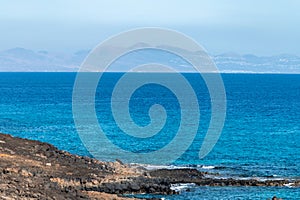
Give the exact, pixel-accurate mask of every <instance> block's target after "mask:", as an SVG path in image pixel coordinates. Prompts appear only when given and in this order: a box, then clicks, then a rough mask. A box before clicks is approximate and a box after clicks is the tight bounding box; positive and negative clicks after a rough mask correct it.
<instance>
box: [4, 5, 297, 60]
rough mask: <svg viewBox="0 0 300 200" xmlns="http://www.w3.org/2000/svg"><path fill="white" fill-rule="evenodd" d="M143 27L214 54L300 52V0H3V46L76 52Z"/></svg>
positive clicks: (7, 47) (5, 47)
mask: <svg viewBox="0 0 300 200" xmlns="http://www.w3.org/2000/svg"><path fill="white" fill-rule="evenodd" d="M138 27H161V28H170V29H174V30H177V31H180V32H182V33H184V34H186V35H188V36H190V37H192V38H194V39H195V40H196V41H197V42H198V43H199V44H201V45H202V46H203V47H204V48H205V49H206V50H207V51H208V52H209V53H211V54H220V53H225V52H235V53H240V54H256V55H277V54H295V55H300V45H299V43H300V1H298V0H277V1H271V0H265V1H262V0H251V1H250V0H248V1H240V0H210V1H201V0H186V1H179V0H161V1H158V0H147V1H146V0H126V1H125V0H107V1H101V0H99V1H96V0H72V1H71V0H64V1H63V0H52V1H39V0H26V1H23V0H10V1H5V0H0V34H1V35H0V51H1V50H5V49H9V48H15V47H23V48H28V49H33V50H36V51H38V50H47V51H56V52H76V51H78V50H84V49H86V50H87V49H92V48H94V47H95V46H96V45H97V44H98V43H100V42H101V41H103V40H105V39H106V38H108V37H110V36H112V35H115V34H117V33H119V32H122V31H126V30H129V29H133V28H138Z"/></svg>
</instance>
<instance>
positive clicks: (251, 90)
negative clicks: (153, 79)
mask: <svg viewBox="0 0 300 200" xmlns="http://www.w3.org/2000/svg"><path fill="white" fill-rule="evenodd" d="M122 75H123V74H122V73H105V74H104V75H103V76H102V79H101V80H100V82H99V85H98V87H97V92H96V95H95V110H96V114H97V119H98V122H99V125H100V126H101V127H102V129H103V130H104V131H105V133H107V135H106V136H107V138H109V139H110V140H112V142H113V143H114V144H115V145H117V146H119V147H120V148H122V149H124V150H126V151H131V152H134V153H148V152H153V151H155V150H156V149H158V148H160V147H162V146H165V145H167V144H168V143H169V142H170V141H171V140H172V138H174V137H175V135H176V131H177V130H178V126H179V124H180V105H179V103H178V99H177V98H176V96H175V95H174V94H172V92H171V91H170V90H168V88H166V87H162V86H160V85H157V84H147V85H144V86H142V87H140V88H139V89H138V90H136V92H134V93H133V95H132V99H130V102H129V108H130V109H129V110H130V112H131V117H132V119H133V120H134V122H135V123H136V124H138V125H140V126H146V125H147V124H149V123H150V122H151V119H150V118H149V115H148V110H149V107H150V106H151V105H153V104H161V105H162V106H164V108H165V109H166V114H167V115H168V118H167V119H166V123H165V126H164V127H163V129H162V131H160V132H159V133H158V134H157V135H154V136H152V137H150V138H135V137H132V136H128V135H126V134H124V132H122V130H121V129H120V127H118V126H117V124H116V123H115V121H114V118H113V115H112V113H111V110H110V109H111V99H110V97H111V94H112V91H113V89H114V87H115V85H116V83H117V81H118V80H119V79H120V78H121V77H122ZM134 76H137V77H138V76H143V74H142V73H136V74H135V75H134ZM160 76H161V77H163V78H164V79H168V78H170V77H171V75H170V74H160ZM183 76H184V77H185V78H186V79H187V80H188V82H189V84H190V85H191V86H192V88H193V89H194V91H195V94H196V96H197V99H198V104H199V108H200V121H199V128H198V131H197V134H196V136H195V138H194V140H193V142H192V144H191V145H190V146H189V148H188V149H187V150H186V151H185V153H184V154H182V155H181V156H180V157H179V158H178V159H177V160H176V161H174V162H173V163H172V164H171V166H168V167H178V166H179V167H182V166H184V167H194V168H197V169H199V170H201V171H209V172H216V173H219V174H220V175H221V176H224V177H233V178H260V179H264V178H291V179H292V178H300V75H299V74H294V75H293V74H221V76H222V78H223V82H224V86H225V91H226V99H227V101H226V105H227V113H226V120H225V123H224V128H223V130H222V133H221V136H220V138H219V140H218V142H217V144H216V145H215V146H214V148H213V150H212V151H211V152H210V153H209V154H208V155H207V156H206V157H205V158H203V159H200V158H199V156H198V154H199V149H200V147H201V144H202V142H203V138H204V136H205V134H206V132H207V129H208V126H209V122H210V118H211V99H210V96H209V92H208V89H207V87H206V85H205V82H204V81H203V80H202V78H201V76H199V75H198V74H193V73H184V74H183ZM75 79H76V73H6V72H5V73H0V94H1V95H0V132H2V133H8V134H11V135H13V136H17V137H22V138H28V139H34V140H40V141H44V142H48V143H51V144H53V145H55V146H56V147H58V148H59V149H62V150H66V151H69V152H71V153H74V154H79V155H84V156H93V155H92V154H91V153H90V152H89V151H88V150H87V148H86V147H85V146H84V145H83V143H82V141H81V140H80V136H79V135H78V132H77V129H76V126H75V123H74V119H73V113H72V92H73V85H74V81H75ZM77 128H78V127H77ZM187 134H188V133H187ZM174 151H176V149H174ZM105 152H106V155H103V159H104V160H105V159H108V158H114V157H113V155H115V154H114V152H110V149H105ZM170 153H172V152H170ZM147 164H148V165H149V167H151V163H147ZM154 167H155V166H154ZM274 195H276V196H278V197H280V198H283V199H300V188H293V187H195V186H190V191H189V192H184V191H183V192H182V193H181V194H179V195H176V196H160V197H164V198H165V199H267V198H271V197H272V196H274Z"/></svg>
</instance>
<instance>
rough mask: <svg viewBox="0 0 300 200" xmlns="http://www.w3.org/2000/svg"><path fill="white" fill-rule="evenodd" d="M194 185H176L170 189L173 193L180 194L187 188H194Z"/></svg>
mask: <svg viewBox="0 0 300 200" xmlns="http://www.w3.org/2000/svg"><path fill="white" fill-rule="evenodd" d="M195 186H196V184H195V183H177V184H171V187H170V189H171V190H174V191H175V192H181V191H184V190H186V189H187V188H191V187H195Z"/></svg>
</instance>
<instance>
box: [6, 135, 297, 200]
mask: <svg viewBox="0 0 300 200" xmlns="http://www.w3.org/2000/svg"><path fill="white" fill-rule="evenodd" d="M207 175H210V174H209V173H207V172H200V171H198V170H196V169H157V170H147V169H145V168H143V167H141V166H131V165H127V164H123V163H122V162H121V161H119V160H118V161H116V162H102V161H99V160H96V159H92V158H89V157H83V156H78V155H72V154H70V153H68V152H66V151H61V150H58V149H57V148H56V147H54V146H53V145H51V144H48V143H43V142H39V141H33V140H28V139H21V138H16V137H12V136H10V135H7V134H0V199H7V200H8V199H129V198H126V197H124V196H122V195H124V194H137V193H148V194H176V193H177V192H176V191H174V190H172V189H171V188H172V184H177V183H194V184H196V185H200V186H204V185H205V186H284V185H292V186H296V187H298V186H300V180H292V181H291V180H266V181H260V180H255V179H247V180H236V179H231V178H228V179H222V178H208V177H211V176H207ZM130 199H133V198H130Z"/></svg>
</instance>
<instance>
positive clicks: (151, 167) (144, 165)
mask: <svg viewBox="0 0 300 200" xmlns="http://www.w3.org/2000/svg"><path fill="white" fill-rule="evenodd" d="M138 165H139V166H141V167H144V168H145V169H147V170H156V169H189V168H190V167H185V166H175V165H147V164H138Z"/></svg>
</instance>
